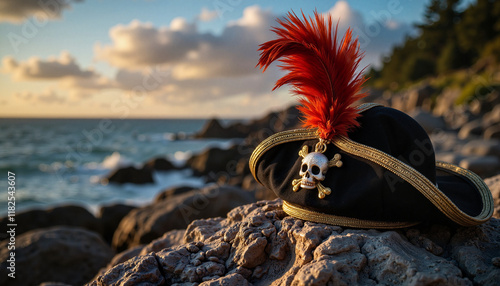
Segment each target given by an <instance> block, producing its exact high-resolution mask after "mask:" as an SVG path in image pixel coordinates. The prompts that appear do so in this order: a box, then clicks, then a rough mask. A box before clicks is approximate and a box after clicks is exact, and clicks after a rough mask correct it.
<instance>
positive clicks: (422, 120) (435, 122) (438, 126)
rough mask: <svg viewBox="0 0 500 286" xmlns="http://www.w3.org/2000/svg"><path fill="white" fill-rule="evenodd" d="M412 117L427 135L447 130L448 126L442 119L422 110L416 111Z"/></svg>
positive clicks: (412, 113) (417, 109)
mask: <svg viewBox="0 0 500 286" xmlns="http://www.w3.org/2000/svg"><path fill="white" fill-rule="evenodd" d="M410 116H411V117H413V119H415V121H417V122H418V124H420V126H422V127H423V128H424V129H425V131H426V132H427V133H429V134H430V133H433V132H434V131H440V130H444V129H446V124H445V122H444V120H443V118H441V117H436V116H434V115H432V114H431V113H429V112H427V111H424V110H422V109H420V108H416V109H414V110H413V111H412V112H411V113H410Z"/></svg>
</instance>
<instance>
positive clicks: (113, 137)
mask: <svg viewBox="0 0 500 286" xmlns="http://www.w3.org/2000/svg"><path fill="white" fill-rule="evenodd" d="M205 121H206V120H204V119H123V120H121V119H0V216H4V215H6V214H7V197H8V196H7V187H8V179H7V177H8V176H7V174H8V172H12V173H15V176H16V193H15V200H16V212H19V211H23V210H28V209H34V208H38V209H44V208H49V207H53V206H57V205H64V204H77V205H81V206H85V207H87V208H89V209H90V210H92V211H95V210H96V209H97V208H98V207H99V206H100V205H105V204H111V203H126V204H134V205H141V204H144V203H147V202H150V201H151V200H152V199H153V198H154V196H155V195H156V194H157V193H158V192H160V191H161V190H164V189H166V188H168V187H172V186H178V185H188V186H193V187H201V186H202V185H203V183H204V181H203V179H202V178H199V177H193V176H192V172H191V171H190V170H189V169H184V170H180V171H167V172H155V173H154V175H153V177H154V179H155V183H153V184H146V185H134V184H123V185H118V184H113V183H110V184H102V183H101V181H102V180H101V178H103V177H104V176H106V175H107V174H109V173H110V172H111V171H112V170H114V169H116V168H119V167H123V166H129V165H134V166H136V167H140V166H141V165H142V164H143V163H144V162H146V161H147V160H149V159H152V158H156V157H164V158H167V159H169V160H170V161H172V162H173V163H174V164H177V165H178V166H182V165H183V164H184V162H185V160H186V159H187V158H189V157H190V156H191V154H195V153H198V152H201V151H202V150H203V149H205V148H209V147H220V148H227V147H229V146H230V145H231V144H233V143H234V142H233V141H231V140H206V139H189V138H191V137H190V136H189V135H190V134H193V133H194V132H196V131H198V130H200V129H201V128H202V126H203V124H204V123H205ZM2 206H3V207H2Z"/></svg>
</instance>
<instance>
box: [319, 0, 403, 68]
mask: <svg viewBox="0 0 500 286" xmlns="http://www.w3.org/2000/svg"><path fill="white" fill-rule="evenodd" d="M388 5H389V4H388ZM386 8H387V9H381V10H379V11H370V12H369V15H370V16H372V17H373V19H371V21H367V19H365V18H364V17H363V16H362V15H361V14H360V13H359V12H357V11H355V10H353V9H352V8H351V7H350V6H349V4H348V3H347V1H338V2H337V3H335V5H334V6H333V7H332V8H331V9H330V10H328V11H327V12H326V13H325V14H326V15H328V14H329V15H331V16H332V19H333V20H334V21H337V20H339V35H341V36H342V35H343V34H344V33H345V31H346V30H347V28H349V27H350V28H351V29H352V30H353V35H354V36H355V37H358V40H359V43H360V48H361V50H363V51H365V57H364V59H363V61H362V62H361V64H360V67H364V66H367V65H373V66H375V67H379V66H380V65H381V63H382V56H383V55H385V54H388V53H389V52H390V51H391V49H392V47H393V46H394V45H395V44H397V43H400V42H402V41H403V39H404V37H405V35H407V34H408V33H410V32H412V27H411V26H410V25H409V24H406V23H399V22H397V21H396V20H395V19H393V16H394V14H396V13H398V11H399V12H400V10H399V9H400V8H401V7H386Z"/></svg>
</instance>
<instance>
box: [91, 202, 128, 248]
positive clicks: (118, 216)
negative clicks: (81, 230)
mask: <svg viewBox="0 0 500 286" xmlns="http://www.w3.org/2000/svg"><path fill="white" fill-rule="evenodd" d="M135 208H137V207H135V206H129V205H124V204H113V205H107V206H101V207H100V208H99V211H98V213H97V217H98V218H99V219H100V221H101V226H102V237H103V238H104V240H106V242H108V243H109V244H111V241H112V240H113V234H114V233H115V230H116V228H117V227H118V225H119V224H120V221H121V220H122V219H123V218H124V217H125V216H126V215H127V214H128V213H129V212H130V211H131V210H133V209H135Z"/></svg>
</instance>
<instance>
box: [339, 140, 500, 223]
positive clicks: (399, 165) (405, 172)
mask: <svg viewBox="0 0 500 286" xmlns="http://www.w3.org/2000/svg"><path fill="white" fill-rule="evenodd" d="M332 143H333V144H334V145H335V146H337V147H338V148H339V149H341V150H342V151H344V152H347V153H350V154H353V155H355V156H358V157H361V158H364V159H367V160H370V161H372V162H375V163H377V164H378V165H380V166H382V167H384V168H385V169H387V170H389V171H391V172H392V173H394V174H395V175H397V176H399V177H400V178H402V179H403V180H405V181H407V182H408V183H410V184H411V185H412V186H413V187H414V188H415V189H417V190H418V191H419V192H420V193H422V194H423V195H424V196H425V197H426V198H427V199H428V200H429V201H430V202H431V203H433V204H434V205H435V206H436V207H437V208H438V209H439V210H440V211H441V212H442V213H444V214H445V215H446V216H447V217H448V218H449V219H451V220H452V221H454V222H456V223H458V224H460V225H463V226H472V225H477V224H480V223H483V222H485V221H487V220H488V219H489V218H490V216H491V215H492V214H493V210H492V209H491V205H492V204H491V203H492V202H493V198H491V199H489V197H491V193H490V191H489V189H488V187H487V186H486V185H484V183H483V184H482V185H481V184H479V183H477V182H478V179H477V178H475V177H477V175H475V176H471V174H473V173H472V172H470V171H467V172H457V171H456V170H458V169H453V170H451V171H454V172H455V173H458V174H460V175H463V176H465V177H467V178H468V179H470V180H471V181H472V182H473V183H474V184H475V186H476V187H477V188H478V191H479V192H480V193H481V198H482V200H483V202H482V203H483V210H482V212H481V213H480V214H479V215H477V216H475V217H472V216H470V215H468V214H466V213H465V212H463V211H462V210H460V209H459V208H458V207H457V206H456V205H455V204H454V203H453V202H452V201H451V200H450V199H449V198H448V197H447V196H446V195H445V194H444V193H442V192H441V191H440V190H439V189H438V188H437V187H436V186H435V185H434V184H433V183H432V182H431V181H430V180H429V179H427V177H425V176H424V175H422V174H421V173H420V172H418V171H417V170H415V169H413V168H412V167H410V166H408V165H406V164H405V163H403V162H401V161H399V160H398V159H396V158H394V157H392V156H391V155H389V154H387V153H384V152H382V151H380V150H378V149H375V148H372V147H369V146H366V145H363V144H360V143H357V142H354V141H352V140H351V139H349V138H347V137H344V136H338V137H337V138H336V140H334V141H333V142H332ZM447 166H451V164H448V165H447ZM455 168H459V167H457V166H455ZM460 169H461V168H460ZM479 180H480V179H479ZM488 193H489V196H488ZM490 201H491V203H490Z"/></svg>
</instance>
